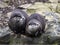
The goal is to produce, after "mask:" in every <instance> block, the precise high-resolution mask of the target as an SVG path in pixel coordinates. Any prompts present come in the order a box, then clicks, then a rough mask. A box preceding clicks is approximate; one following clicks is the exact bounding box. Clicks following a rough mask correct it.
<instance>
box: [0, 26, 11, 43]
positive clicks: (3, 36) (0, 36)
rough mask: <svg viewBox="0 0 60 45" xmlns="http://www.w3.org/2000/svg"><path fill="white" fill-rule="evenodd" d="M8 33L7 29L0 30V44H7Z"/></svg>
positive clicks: (8, 39)
mask: <svg viewBox="0 0 60 45" xmlns="http://www.w3.org/2000/svg"><path fill="white" fill-rule="evenodd" d="M10 33H11V32H10V31H9V28H8V27H5V28H3V29H2V28H0V44H8V43H9V41H10Z"/></svg>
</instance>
